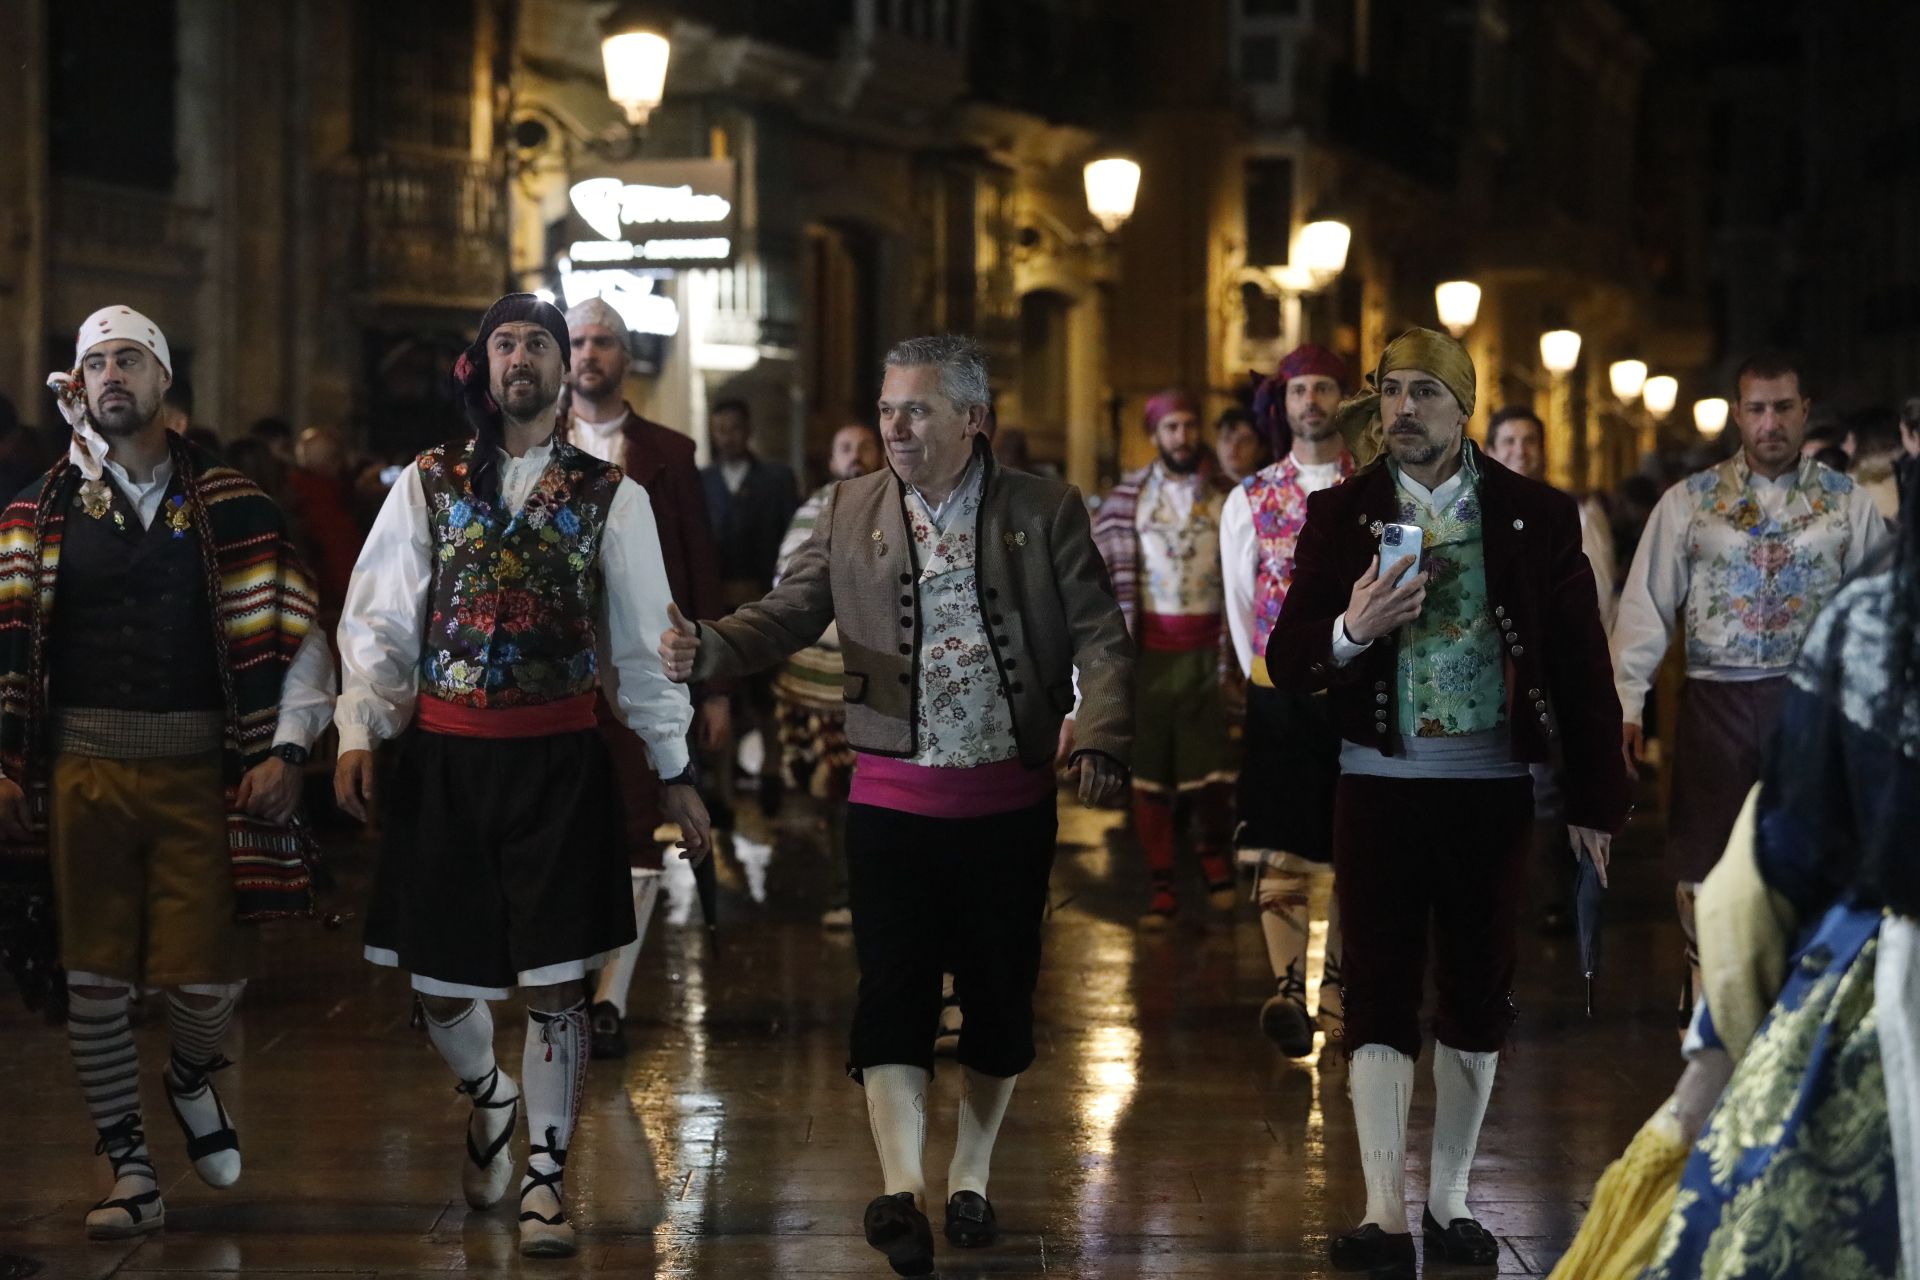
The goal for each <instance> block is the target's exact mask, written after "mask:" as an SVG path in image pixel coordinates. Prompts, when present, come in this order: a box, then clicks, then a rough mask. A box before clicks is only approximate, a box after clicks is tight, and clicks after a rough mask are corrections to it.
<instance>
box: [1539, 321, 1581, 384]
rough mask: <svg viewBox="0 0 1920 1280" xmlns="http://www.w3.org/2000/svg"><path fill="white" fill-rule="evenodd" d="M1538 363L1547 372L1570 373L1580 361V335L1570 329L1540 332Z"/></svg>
mask: <svg viewBox="0 0 1920 1280" xmlns="http://www.w3.org/2000/svg"><path fill="white" fill-rule="evenodd" d="M1540 363H1541V364H1543V365H1545V366H1546V367H1547V372H1548V373H1552V374H1563V373H1572V372H1573V371H1574V369H1575V368H1576V367H1577V366H1578V365H1579V363H1580V335H1579V334H1577V333H1575V332H1574V331H1573V330H1571V329H1550V330H1548V331H1547V332H1546V333H1543V334H1541V335H1540Z"/></svg>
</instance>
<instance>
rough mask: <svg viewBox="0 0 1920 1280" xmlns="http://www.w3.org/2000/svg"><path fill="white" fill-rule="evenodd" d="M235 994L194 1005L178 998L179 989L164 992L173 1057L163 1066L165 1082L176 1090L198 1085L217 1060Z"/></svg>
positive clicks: (179, 1090) (195, 1087)
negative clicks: (165, 1074) (209, 1002)
mask: <svg viewBox="0 0 1920 1280" xmlns="http://www.w3.org/2000/svg"><path fill="white" fill-rule="evenodd" d="M239 1003H240V998H239V997H238V996H221V997H218V998H217V999H215V1001H214V1003H213V1004H211V1005H208V1006H205V1007H201V1008H196V1007H195V1006H193V1005H190V1004H188V1003H187V1002H186V1001H185V1000H183V999H181V997H180V993H179V992H177V991H170V992H168V993H167V1034H168V1036H169V1037H170V1038H171V1040H172V1042H173V1061H172V1062H171V1063H170V1064H169V1065H168V1067H167V1076H168V1082H169V1083H170V1084H172V1085H173V1087H174V1091H175V1092H176V1093H192V1092H193V1091H194V1090H196V1089H198V1088H199V1087H200V1082H201V1081H202V1080H204V1079H206V1077H207V1072H208V1071H210V1070H212V1069H213V1067H214V1064H215V1063H217V1062H219V1061H221V1057H220V1042H221V1041H222V1040H223V1039H225V1038H226V1034H227V1026H228V1025H229V1024H230V1023H231V1022H232V1021H233V1011H234V1009H235V1007H236V1006H238V1004H239Z"/></svg>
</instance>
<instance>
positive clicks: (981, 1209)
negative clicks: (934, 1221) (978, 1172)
mask: <svg viewBox="0 0 1920 1280" xmlns="http://www.w3.org/2000/svg"><path fill="white" fill-rule="evenodd" d="M999 1238H1000V1229H999V1227H997V1226H995V1225H994V1220H993V1202H992V1201H990V1200H988V1199H987V1198H986V1197H985V1196H983V1195H981V1194H980V1193H979V1192H978V1191H956V1192H954V1193H953V1194H952V1195H951V1196H949V1197H948V1198H947V1243H948V1244H952V1245H958V1246H959V1247H960V1248H962V1249H981V1248H985V1247H986V1246H987V1245H990V1244H992V1243H993V1242H994V1241H995V1240H997V1239H999Z"/></svg>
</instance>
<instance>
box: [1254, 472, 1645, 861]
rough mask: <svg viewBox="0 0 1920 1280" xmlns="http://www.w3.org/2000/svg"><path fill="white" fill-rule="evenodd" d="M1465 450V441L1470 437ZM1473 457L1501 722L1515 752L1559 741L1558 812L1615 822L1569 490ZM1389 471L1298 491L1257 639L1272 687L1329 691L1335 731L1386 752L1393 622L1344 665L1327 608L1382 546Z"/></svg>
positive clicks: (1392, 717) (1617, 812)
mask: <svg viewBox="0 0 1920 1280" xmlns="http://www.w3.org/2000/svg"><path fill="white" fill-rule="evenodd" d="M1465 447H1466V448H1469V449H1475V448H1476V446H1475V445H1474V444H1473V442H1472V441H1468V442H1467V443H1466V446H1465ZM1475 462H1476V464H1477V465H1478V466H1479V468H1480V506H1481V513H1482V537H1483V539H1484V545H1485V551H1486V571H1487V602H1488V607H1489V608H1491V609H1492V610H1493V615H1494V619H1495V621H1496V624H1497V625H1498V626H1499V628H1500V634H1501V637H1502V639H1503V641H1504V642H1505V644H1506V649H1507V654H1506V663H1505V666H1506V686H1507V707H1506V710H1507V725H1508V729H1509V732H1510V733H1511V734H1512V738H1513V755H1514V759H1516V760H1521V761H1526V762H1528V763H1535V762H1543V761H1545V760H1546V759H1547V757H1548V746H1549V740H1550V739H1553V738H1556V737H1557V738H1558V739H1559V740H1560V745H1561V751H1562V756H1563V758H1564V760H1565V763H1566V778H1565V782H1566V787H1565V794H1566V809H1567V813H1566V820H1567V821H1568V822H1569V823H1572V824H1574V825H1577V826H1582V827H1594V828H1597V829H1599V830H1601V831H1611V832H1616V833H1617V832H1618V831H1619V830H1620V828H1621V827H1622V826H1624V825H1625V824H1626V819H1627V812H1628V810H1629V809H1630V808H1631V807H1632V803H1631V793H1630V790H1629V785H1628V780H1627V771H1626V763H1625V761H1624V760H1623V759H1622V757H1621V754H1620V701H1619V699H1618V698H1617V697H1616V696H1615V695H1614V692H1613V662H1612V658H1611V657H1610V655H1609V654H1608V651H1607V637H1606V632H1605V631H1604V630H1603V629H1602V627H1601V625H1600V606H1599V600H1598V597H1597V596H1596V594H1595V591H1594V585H1593V570H1592V569H1591V568H1590V567H1589V566H1588V564H1587V557H1586V555H1585V553H1583V552H1582V551H1581V550H1580V514H1579V511H1578V509H1577V508H1576V507H1575V506H1574V503H1573V499H1571V498H1569V497H1567V496H1566V495H1565V494H1563V493H1561V492H1559V491H1558V490H1557V489H1553V488H1550V487H1549V486H1547V485H1544V484H1541V483H1539V482H1538V481H1534V480H1529V479H1527V478H1525V477H1524V476H1521V475H1519V474H1517V473H1515V472H1513V471H1509V470H1508V469H1507V468H1505V467H1503V466H1501V465H1500V464H1499V463H1497V462H1495V461H1494V460H1493V459H1491V458H1489V457H1487V456H1486V454H1484V453H1478V452H1477V450H1476V458H1475ZM1396 508H1397V502H1396V499H1395V496H1394V483H1393V473H1392V472H1391V471H1389V470H1388V468H1387V466H1386V465H1385V463H1384V461H1382V462H1376V463H1374V464H1373V465H1372V466H1369V467H1367V468H1366V469H1364V470H1362V471H1360V472H1358V473H1356V474H1355V475H1354V476H1353V478H1352V479H1350V480H1348V481H1347V482H1346V483H1345V484H1340V485H1335V486H1334V487H1333V488H1331V489H1324V490H1322V491H1321V492H1319V493H1316V494H1314V495H1313V496H1312V497H1311V498H1309V499H1307V523H1306V527H1305V528H1303V529H1302V530H1301V531H1300V541H1299V544H1298V546H1297V547H1296V549H1295V552H1294V568H1293V584H1292V586H1291V587H1290V588H1289V589H1288V591H1287V599H1286V603H1285V604H1284V605H1283V606H1282V608H1281V610H1280V620H1279V621H1278V622H1277V623H1275V624H1274V629H1273V636H1272V638H1271V639H1270V640H1269V641H1268V643H1267V674H1268V675H1269V676H1270V677H1272V679H1273V683H1274V685H1275V686H1276V687H1278V688H1282V689H1292V690H1296V691H1299V692H1312V691H1314V690H1318V689H1329V690H1330V691H1331V693H1330V696H1331V697H1332V698H1333V706H1334V713H1335V716H1336V718H1337V719H1338V721H1339V725H1340V733H1341V736H1342V737H1344V738H1346V739H1347V740H1348V741H1350V742H1357V743H1359V744H1361V745H1363V746H1369V747H1374V748H1376V749H1378V750H1379V751H1380V753H1381V754H1382V755H1394V754H1396V753H1397V752H1398V751H1399V750H1400V732H1399V710H1398V708H1397V707H1396V706H1395V702H1394V700H1395V698H1396V697H1398V696H1399V695H1398V692H1397V690H1396V688H1395V686H1396V684H1397V681H1396V680H1395V679H1394V673H1395V667H1396V663H1397V659H1398V651H1399V637H1398V635H1397V633H1396V634H1395V635H1391V636H1383V637H1381V638H1380V639H1378V640H1375V641H1374V642H1373V644H1372V645H1371V646H1370V647H1369V648H1368V649H1367V651H1366V652H1365V653H1363V654H1361V655H1360V656H1359V657H1357V658H1355V659H1354V660H1353V661H1352V662H1350V663H1348V664H1347V665H1346V666H1345V667H1340V666H1336V665H1334V661H1333V620H1334V619H1335V618H1337V617H1339V616H1340V615H1341V614H1342V613H1343V612H1345V611H1346V607H1347V601H1348V599H1349V597H1350V596H1351V594H1352V591H1353V584H1354V583H1355V582H1356V581H1358V580H1359V578H1360V575H1361V574H1363V573H1365V572H1366V571H1367V564H1368V562H1369V561H1371V560H1372V558H1373V556H1374V553H1375V552H1376V551H1378V550H1379V546H1380V536H1379V534H1378V533H1377V532H1375V530H1374V524H1375V522H1376V521H1378V522H1382V523H1391V522H1393V521H1394V520H1396V519H1397V518H1398V516H1397V513H1396Z"/></svg>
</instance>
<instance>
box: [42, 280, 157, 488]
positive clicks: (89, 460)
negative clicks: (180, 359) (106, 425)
mask: <svg viewBox="0 0 1920 1280" xmlns="http://www.w3.org/2000/svg"><path fill="white" fill-rule="evenodd" d="M110 339H118V340H123V341H126V342H137V343H139V344H140V345H141V346H143V347H145V348H146V349H147V350H149V351H151V352H153V358H154V359H156V360H158V361H159V362H160V367H161V368H162V369H164V370H166V373H167V376H168V377H169V378H171V377H172V376H173V356H172V354H171V353H170V352H169V351H168V350H167V335H166V334H164V333H162V332H160V326H159V325H157V324H155V323H154V322H153V321H151V320H149V319H147V318H146V317H145V316H143V315H141V314H140V313H139V312H138V311H135V310H134V309H133V308H131V307H102V308H100V309H99V310H98V311H96V312H94V313H93V314H92V315H90V316H88V317H87V319H86V322H85V323H84V324H82V325H81V326H80V331H79V332H78V333H76V334H75V335H74V340H73V368H72V369H69V370H66V371H65V372H56V373H50V374H48V375H47V385H48V386H49V387H51V388H52V389H53V394H54V398H55V401H56V403H58V405H59V406H60V416H61V417H63V418H65V419H66V420H67V425H68V426H70V427H72V428H73V444H72V446H71V447H70V448H69V449H68V451H67V456H68V457H69V458H70V459H72V461H73V465H74V466H76V467H78V468H80V473H81V474H82V475H84V476H86V478H87V479H89V480H98V479H99V478H100V476H101V473H102V470H103V468H104V466H105V463H106V459H107V442H106V440H105V439H104V438H103V437H102V436H101V435H100V433H99V432H98V431H95V430H94V429H93V423H92V421H91V420H89V419H88V417H87V382H86V378H85V377H83V376H82V374H81V372H80V362H81V361H82V360H84V359H86V356H87V352H89V351H91V350H92V349H93V348H95V347H97V346H99V345H100V344H101V343H103V342H106V341H108V340H110Z"/></svg>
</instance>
